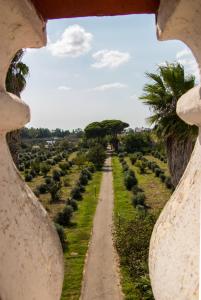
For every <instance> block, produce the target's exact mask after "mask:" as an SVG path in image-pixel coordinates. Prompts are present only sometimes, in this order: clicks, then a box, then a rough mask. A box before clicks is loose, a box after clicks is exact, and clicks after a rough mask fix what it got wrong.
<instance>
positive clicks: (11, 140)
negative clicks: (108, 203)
mask: <svg viewBox="0 0 201 300" xmlns="http://www.w3.org/2000/svg"><path fill="white" fill-rule="evenodd" d="M6 139H7V143H8V146H9V149H10V152H11V155H12V158H13V161H14V163H15V164H16V166H18V153H19V148H20V141H21V138H20V130H15V131H11V132H9V133H7V135H6Z"/></svg>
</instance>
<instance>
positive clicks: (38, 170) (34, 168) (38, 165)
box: [31, 161, 40, 174]
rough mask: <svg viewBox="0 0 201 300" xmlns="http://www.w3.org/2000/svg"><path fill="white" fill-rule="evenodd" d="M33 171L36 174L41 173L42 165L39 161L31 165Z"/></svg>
mask: <svg viewBox="0 0 201 300" xmlns="http://www.w3.org/2000/svg"><path fill="white" fill-rule="evenodd" d="M31 169H32V170H34V171H35V173H36V174H39V173H40V163H39V162H37V161H33V162H32V163H31Z"/></svg>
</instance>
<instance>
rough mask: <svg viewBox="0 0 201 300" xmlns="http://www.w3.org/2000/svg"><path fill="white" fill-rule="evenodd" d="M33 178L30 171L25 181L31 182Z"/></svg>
mask: <svg viewBox="0 0 201 300" xmlns="http://www.w3.org/2000/svg"><path fill="white" fill-rule="evenodd" d="M32 179H33V176H32V175H31V174H30V173H29V174H26V175H25V181H27V182H30V181H32Z"/></svg>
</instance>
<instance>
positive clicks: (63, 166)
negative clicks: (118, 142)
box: [59, 162, 70, 171]
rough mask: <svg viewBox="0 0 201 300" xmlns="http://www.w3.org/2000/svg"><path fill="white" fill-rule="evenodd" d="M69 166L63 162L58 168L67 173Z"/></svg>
mask: <svg viewBox="0 0 201 300" xmlns="http://www.w3.org/2000/svg"><path fill="white" fill-rule="evenodd" d="M69 167H70V166H69V164H68V163H67V162H63V163H59V168H60V169H61V170H62V171H67V170H68V169H69Z"/></svg>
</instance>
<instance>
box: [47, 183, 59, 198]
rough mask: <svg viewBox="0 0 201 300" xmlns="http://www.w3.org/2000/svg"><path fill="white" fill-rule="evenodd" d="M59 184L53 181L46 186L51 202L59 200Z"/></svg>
mask: <svg viewBox="0 0 201 300" xmlns="http://www.w3.org/2000/svg"><path fill="white" fill-rule="evenodd" d="M60 188H61V184H60V182H55V181H53V182H52V183H51V184H50V185H48V191H49V193H50V195H51V200H52V202H56V201H59V200H60V198H61V191H60Z"/></svg>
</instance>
